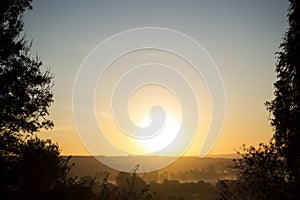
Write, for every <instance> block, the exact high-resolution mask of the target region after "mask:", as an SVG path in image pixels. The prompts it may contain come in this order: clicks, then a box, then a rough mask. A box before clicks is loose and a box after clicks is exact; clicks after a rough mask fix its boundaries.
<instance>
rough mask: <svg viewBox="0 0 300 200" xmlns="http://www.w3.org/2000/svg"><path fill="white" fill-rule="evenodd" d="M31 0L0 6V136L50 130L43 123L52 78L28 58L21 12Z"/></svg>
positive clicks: (13, 0) (7, 1) (7, 0)
mask: <svg viewBox="0 0 300 200" xmlns="http://www.w3.org/2000/svg"><path fill="white" fill-rule="evenodd" d="M27 9H31V0H2V1H1V6H0V85H1V87H0V132H1V133H2V132H15V133H16V132H20V131H23V132H25V133H34V132H36V131H38V130H39V129H41V128H51V127H53V122H52V121H50V120H48V119H46V116H47V115H48V114H49V110H48V108H49V106H50V105H51V103H52V102H53V94H52V92H51V87H52V78H53V77H52V75H51V74H50V72H49V71H45V72H43V71H41V65H42V61H41V60H40V59H39V57H38V56H37V57H36V58H31V57H30V48H31V43H30V42H28V40H26V38H25V35H23V36H21V34H22V31H23V26H24V24H23V21H22V16H23V12H24V11H25V10H27Z"/></svg>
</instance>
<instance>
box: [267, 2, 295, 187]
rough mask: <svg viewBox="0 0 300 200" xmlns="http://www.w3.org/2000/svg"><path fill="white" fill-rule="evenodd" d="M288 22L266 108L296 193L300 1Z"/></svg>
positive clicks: (292, 6)
mask: <svg viewBox="0 0 300 200" xmlns="http://www.w3.org/2000/svg"><path fill="white" fill-rule="evenodd" d="M288 22H289V27H288V30H287V32H286V34H285V36H284V38H283V42H282V43H281V45H280V51H279V52H278V53H277V55H278V62H277V64H276V72H277V81H276V83H275V84H274V86H275V92H274V95H275V98H274V100H272V101H270V102H267V103H266V105H267V108H268V110H269V111H270V113H271V125H272V126H273V127H274V130H275V133H274V136H273V137H274V139H275V147H276V148H277V149H278V152H279V153H280V155H281V156H282V157H283V159H284V162H285V167H286V172H287V181H288V182H289V184H290V187H292V188H294V190H295V191H297V190H298V189H297V186H299V185H300V182H299V175H300V174H299V170H300V163H299V162H300V148H299V144H300V130H299V127H300V126H299V122H300V56H299V52H300V1H298V0H290V8H289V14H288ZM297 52H298V53H297Z"/></svg>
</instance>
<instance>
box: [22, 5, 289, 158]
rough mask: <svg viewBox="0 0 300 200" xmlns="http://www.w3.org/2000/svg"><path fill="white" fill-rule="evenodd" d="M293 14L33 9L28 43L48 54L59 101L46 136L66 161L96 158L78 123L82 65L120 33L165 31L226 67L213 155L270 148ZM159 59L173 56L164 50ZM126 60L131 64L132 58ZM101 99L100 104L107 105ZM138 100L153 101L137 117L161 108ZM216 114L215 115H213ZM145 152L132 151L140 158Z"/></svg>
mask: <svg viewBox="0 0 300 200" xmlns="http://www.w3.org/2000/svg"><path fill="white" fill-rule="evenodd" d="M287 8H288V1H283V0H274V1H260V0H254V1H246V0H228V1H223V0H214V1H208V0H205V1H201V0H199V1H196V0H195V1H192V0H188V1H179V0H162V1H158V0H157V1H144V0H141V1H138V0H136V1H96V0H89V1H79V0H72V1H71V0H66V1H59V0H53V1H46V0H39V1H37V0H36V1H34V2H33V10H31V11H30V12H26V13H25V16H24V21H25V31H26V34H27V37H28V38H29V39H33V46H32V53H33V55H35V54H38V55H40V56H41V58H42V60H43V66H44V68H45V69H46V68H49V69H50V71H51V72H52V73H53V74H54V76H55V78H54V87H53V92H54V103H53V105H52V107H51V109H50V118H51V119H53V120H54V124H55V127H54V128H53V129H52V130H48V131H44V130H43V131H41V132H40V133H39V136H40V137H42V138H51V139H52V140H53V141H54V142H57V143H58V144H59V146H60V147H61V149H62V154H64V155H69V154H71V155H89V154H90V153H91V152H89V150H90V149H89V148H88V147H86V146H85V145H84V142H83V141H82V137H81V136H80V134H82V133H79V132H78V130H77V129H76V126H75V122H74V118H73V114H74V113H73V111H74V110H73V108H72V95H73V87H74V83H75V80H76V74H77V73H78V70H79V69H80V66H81V65H82V63H83V61H84V59H85V58H86V57H87V55H89V53H90V51H91V50H92V49H93V48H95V47H96V46H97V45H98V44H99V43H101V42H102V41H104V40H105V39H107V38H109V37H111V36H112V35H114V34H117V33H120V32H122V31H125V30H129V29H135V28H143V27H161V28H165V29H172V30H175V31H178V32H181V33H184V34H186V35H188V36H189V37H191V38H193V39H194V40H195V41H197V42H198V43H199V44H201V45H202V47H203V48H204V49H205V50H206V51H207V52H208V53H209V55H210V56H211V58H212V59H213V61H214V63H215V64H216V66H217V67H218V70H219V73H220V76H221V78H222V80H223V83H224V88H225V94H226V116H225V120H224V126H223V129H222V130H221V132H220V137H219V139H218V141H217V142H216V144H215V145H214V147H213V149H212V150H211V151H210V154H231V153H235V152H236V150H238V149H239V147H240V146H241V145H242V144H247V145H250V144H253V145H257V144H258V143H259V142H267V141H268V140H269V139H270V137H271V136H272V133H273V131H272V127H270V122H269V120H268V117H269V114H268V112H267V111H266V109H265V106H264V102H265V101H267V100H271V99H272V98H273V83H274V81H275V80H276V79H275V78H276V74H275V72H274V69H275V63H276V59H275V52H276V51H278V47H279V45H280V43H281V41H282V36H283V34H284V33H285V31H286V28H287V18H286V15H287ZM142 53H145V52H142ZM148 53H149V52H148ZM152 53H153V52H152ZM155 53H156V55H163V56H165V57H164V58H167V57H168V56H169V57H170V55H166V54H164V52H154V54H155ZM150 54H151V52H150V53H149V55H150ZM170 59H171V60H172V58H170ZM174 59H176V58H174ZM166 60H167V59H166ZM173 61H174V60H173ZM123 62H124V63H127V64H128V63H130V62H129V61H126V59H125V60H123ZM176 63H179V61H178V62H176ZM178 65H180V64H178ZM181 67H182V66H181ZM115 71H116V70H115ZM98 89H99V88H98ZM152 90H153V91H152ZM147 91H148V92H150V95H151V96H154V97H155V96H156V97H157V96H158V97H160V95H159V94H163V95H162V96H166V98H167V99H171V100H170V101H172V102H176V100H174V98H173V100H172V97H170V96H172V95H170V94H168V92H166V91H164V92H161V93H159V94H158V93H157V88H156V89H153V88H152V89H151V87H149V88H148V89H147ZM151 91H152V93H151ZM97 94H101V91H98V93H97ZM97 94H96V95H95V98H96V99H98V100H99V101H101V100H102V99H101V97H100V96H97ZM134 98H136V99H140V100H139V101H143V102H146V105H144V107H140V108H139V109H138V108H135V107H134V106H133V108H132V111H134V110H136V111H135V112H133V113H136V115H137V116H139V115H143V113H139V112H140V111H143V110H144V109H146V107H147V106H149V105H154V104H155V103H157V102H156V101H158V99H155V98H154V99H153V102H154V103H153V102H151V101H150V100H148V99H142V100H141V98H142V97H141V95H140V96H139V95H137V96H135V97H134ZM98 100H97V101H98ZM164 104H165V105H166V106H167V105H169V106H170V110H172V111H174V110H176V103H174V105H173V103H170V102H165V103H164ZM96 107H97V106H96ZM204 107H205V106H204ZM208 107H209V106H208ZM101 108H102V107H101V105H100V106H98V107H97V108H96V109H98V110H97V111H96V112H97V113H101V112H102V110H101ZM174 112H175V113H177V114H175V115H180V113H179V114H178V112H176V111H174ZM203 113H206V111H205V112H203ZM209 115H210V114H209V109H208V111H207V115H205V116H209ZM137 116H136V119H137V118H138V117H137ZM133 118H134V117H133ZM204 118H205V117H204ZM207 118H209V117H207ZM170 119H171V118H170ZM97 120H98V121H100V123H101V121H103V120H104V119H101V116H100V117H99V118H98V119H97ZM172 120H175V121H176V120H177V121H178V120H179V121H180V120H182V119H181V118H180V117H179V118H176V119H175V118H174V119H173V118H172ZM110 122H111V121H110ZM110 122H107V123H106V128H104V129H107V130H108V131H110V130H115V129H116V127H114V128H113V127H112V126H110V125H108V124H109V123H110ZM137 123H138V122H137ZM179 125H180V124H179ZM170 126H171V127H173V128H174V127H175V128H176V126H177V124H176V122H174V123H173V125H170ZM207 126H208V125H207V124H205V123H204V128H203V129H204V130H202V131H204V132H205V130H206V129H207ZM169 130H172V128H171V129H169ZM112 132H114V133H115V131H112ZM200 135H201V134H200ZM118 137H119V136H112V138H113V139H112V140H114V142H116V143H119V144H118V145H121V146H122V145H123V146H130V145H129V143H127V142H126V141H125V140H122V139H119V140H118ZM203 139H204V136H203V134H202V135H201V136H199V137H198V136H197V137H196V139H195V141H194V142H193V144H192V145H191V146H189V149H188V150H187V151H186V153H185V155H198V154H199V152H200V148H201V145H202V142H203ZM163 140H166V139H163ZM127 144H128V145H127ZM147 145H149V144H147ZM147 145H146V146H147ZM164 145H167V143H165V144H164ZM131 146H132V145H131ZM133 146H134V145H133ZM150 146H151V145H150ZM101 148H102V147H101ZM120 148H123V147H120ZM124 148H126V147H124ZM102 149H103V152H101V153H102V154H103V155H116V154H118V153H117V151H111V150H105V149H109V148H106V146H105V145H104V146H103V148H102ZM139 150H140V149H137V150H133V149H129V150H128V151H129V152H131V151H133V153H136V151H139Z"/></svg>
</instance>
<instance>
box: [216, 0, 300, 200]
mask: <svg viewBox="0 0 300 200" xmlns="http://www.w3.org/2000/svg"><path fill="white" fill-rule="evenodd" d="M299 9H300V1H298V0H290V8H289V14H288V22H289V28H288V31H287V32H286V34H285V36H284V38H283V42H282V44H281V45H280V51H279V52H277V55H278V58H277V59H278V61H277V64H276V73H277V81H276V83H275V84H274V86H275V92H274V95H275V98H274V100H272V101H270V102H267V103H266V106H267V109H268V110H269V112H270V114H271V125H272V126H273V127H274V131H275V133H274V135H273V137H272V139H271V140H270V142H269V144H260V145H259V147H258V149H255V148H254V147H253V146H250V147H249V148H246V147H245V146H243V148H242V150H243V152H242V153H239V155H240V158H239V159H237V160H235V169H236V170H237V179H236V180H230V181H225V180H223V181H219V183H218V185H217V188H218V190H219V193H218V195H217V196H216V199H258V200H259V199H297V198H298V197H299V185H300V182H299V171H300V165H299V162H300V148H299V144H300V139H299V137H300V132H299V124H298V123H299V121H300V118H299V117H300V108H299V104H300V98H299V93H300V90H299V86H300V84H299V80H300V75H299V70H300V57H299V52H300V24H299V23H300V10H299ZM297 52H298V53H297Z"/></svg>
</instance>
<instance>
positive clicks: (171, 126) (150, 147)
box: [138, 115, 180, 153]
mask: <svg viewBox="0 0 300 200" xmlns="http://www.w3.org/2000/svg"><path fill="white" fill-rule="evenodd" d="M145 123H146V124H149V121H148V120H145ZM150 123H151V122H150ZM179 131H180V122H179V121H178V120H176V119H175V118H174V117H173V116H170V115H167V117H166V123H165V125H164V127H163V129H162V130H161V131H160V132H159V133H158V134H157V135H155V136H153V137H151V138H147V139H140V140H139V141H138V143H139V144H140V147H141V148H142V149H143V151H146V152H147V153H155V152H157V151H160V150H162V149H164V148H166V147H167V146H168V145H170V144H171V143H172V141H173V140H174V139H175V138H176V136H177V134H178V133H179Z"/></svg>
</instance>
